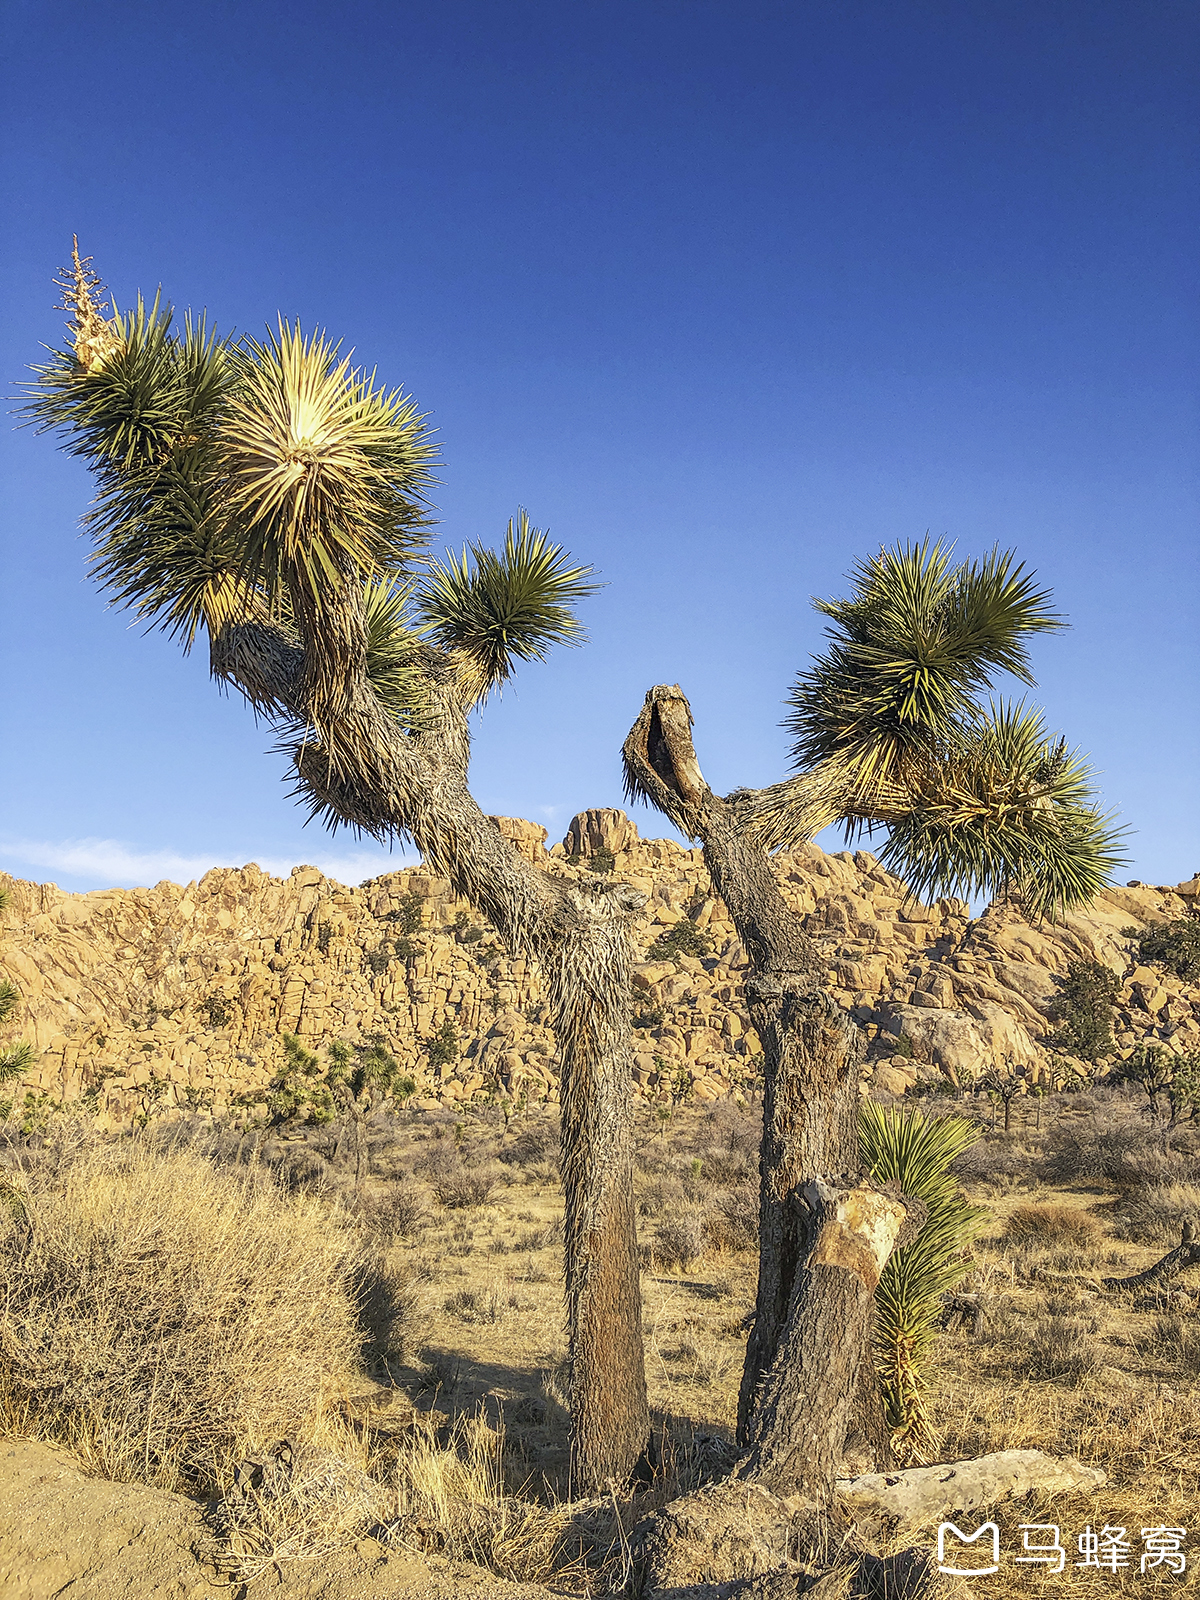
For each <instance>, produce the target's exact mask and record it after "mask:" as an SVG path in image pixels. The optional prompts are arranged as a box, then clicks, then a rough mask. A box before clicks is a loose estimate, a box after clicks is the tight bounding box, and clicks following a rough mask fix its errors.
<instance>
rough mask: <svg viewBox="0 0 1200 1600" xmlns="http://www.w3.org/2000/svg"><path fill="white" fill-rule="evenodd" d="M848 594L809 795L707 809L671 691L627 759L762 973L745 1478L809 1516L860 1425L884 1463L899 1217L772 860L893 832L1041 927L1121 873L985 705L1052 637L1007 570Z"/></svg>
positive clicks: (1046, 744)
mask: <svg viewBox="0 0 1200 1600" xmlns="http://www.w3.org/2000/svg"><path fill="white" fill-rule="evenodd" d="M852 582H853V588H852V592H851V594H850V597H849V598H848V599H845V600H833V601H820V602H817V605H818V609H819V610H821V611H822V612H823V613H824V614H825V615H826V616H827V617H828V618H829V625H828V629H827V634H828V637H829V643H828V647H827V649H826V650H825V652H824V654H822V655H821V656H820V657H818V658H817V659H816V660H815V661H814V663H813V665H812V666H811V667H810V668H809V669H808V670H807V671H805V672H803V673H801V675H800V676H799V678H798V679H797V682H796V684H795V686H794V688H793V690H792V692H791V696H790V706H791V711H790V714H789V716H788V719H787V725H788V726H789V727H790V729H791V731H792V733H793V735H794V744H793V747H792V758H793V762H794V766H795V768H796V772H795V776H793V777H791V778H790V779H787V780H785V781H784V782H781V783H778V784H775V785H772V786H771V787H769V788H766V789H761V790H746V789H741V790H738V791H736V792H735V793H733V794H730V795H728V796H727V797H725V798H724V799H722V798H720V797H719V796H717V795H715V794H714V793H713V792H712V790H711V789H710V788H709V787H708V785H707V783H706V782H705V781H704V778H703V776H702V774H701V771H700V766H699V762H698V760H697V757H696V751H695V747H694V744H693V740H692V731H691V730H692V715H691V710H690V708H689V706H688V703H687V700H686V699H685V698H684V695H683V693H682V691H681V690H680V688H679V687H678V685H670V686H659V687H657V688H653V689H651V690H650V691H649V693H648V694H647V696H646V700H645V704H644V706H643V707H642V711H641V713H640V715H639V716H638V719H637V721H636V722H635V724H634V726H633V729H632V730H631V732H630V734H629V737H628V739H627V740H626V743H625V752H624V753H625V771H626V784H627V790H628V793H629V794H630V796H631V797H636V798H640V799H645V800H647V801H649V802H650V803H651V804H652V805H654V806H657V807H658V809H659V810H660V811H662V812H663V813H664V815H666V816H667V817H669V818H670V820H671V821H672V822H673V823H674V824H675V825H676V827H678V828H679V830H680V831H681V832H682V833H684V834H685V835H687V836H688V837H689V838H693V839H699V840H700V841H701V842H702V844H703V846H704V859H705V863H706V865H707V867H708V870H709V873H710V876H711V878H712V881H713V886H714V888H715V889H716V891H717V893H718V894H720V895H721V896H722V897H723V899H724V901H725V904H726V906H727V907H728V909H729V913H730V916H731V917H732V918H733V921H734V924H735V926H736V927H737V930H738V934H739V936H740V938H741V940H742V943H743V945H744V946H745V949H746V952H747V955H748V957H749V962H750V969H751V970H750V973H749V975H748V978H747V981H746V998H747V1003H748V1007H749V1011H750V1016H751V1020H752V1022H753V1024H754V1027H755V1028H756V1030H757V1032H758V1035H759V1038H760V1039H761V1040H762V1044H763V1055H764V1097H763V1118H764V1124H763V1146H762V1155H761V1203H762V1209H761V1223H760V1230H761V1231H760V1251H759V1281H758V1297H757V1305H756V1309H755V1319H754V1325H753V1329H752V1332H751V1335H750V1339H749V1342H748V1345H747V1351H746V1363H745V1370H744V1373H743V1379H742V1388H741V1396H740V1401H739V1410H738V1433H739V1440H740V1442H741V1443H742V1444H743V1446H745V1447H746V1451H747V1454H746V1456H745V1457H744V1459H743V1461H742V1463H741V1466H740V1468H739V1472H740V1474H741V1475H742V1476H750V1477H754V1478H756V1479H758V1480H759V1481H760V1482H761V1483H763V1484H764V1485H765V1486H767V1487H769V1488H777V1489H779V1490H780V1492H782V1493H785V1494H793V1493H796V1492H800V1493H801V1494H802V1495H804V1496H807V1497H809V1498H810V1499H811V1500H812V1502H813V1503H815V1504H817V1505H820V1504H821V1503H822V1502H824V1501H825V1500H827V1498H828V1495H829V1492H830V1489H831V1485H832V1480H833V1477H834V1475H835V1473H836V1470H837V1466H838V1463H839V1460H840V1459H841V1456H842V1453H843V1450H844V1447H845V1441H846V1436H847V1432H848V1430H849V1428H850V1426H851V1421H852V1416H853V1413H854V1411H855V1409H856V1408H857V1413H858V1415H857V1421H858V1425H859V1427H860V1428H861V1430H862V1432H863V1434H864V1435H865V1437H866V1439H867V1440H869V1441H870V1442H871V1443H872V1444H873V1446H874V1453H875V1456H876V1459H877V1461H878V1462H879V1464H880V1465H884V1464H886V1460H887V1455H888V1438H887V1431H886V1428H885V1426H884V1418H883V1414H882V1409H881V1407H880V1405H879V1399H878V1386H877V1381H876V1379H875V1375H874V1371H873V1368H872V1365H871V1361H870V1355H869V1348H870V1325H871V1315H872V1307H871V1292H872V1290H873V1289H874V1287H875V1283H876V1282H877V1281H878V1277H879V1273H880V1271H881V1270H882V1267H883V1264H884V1262H885V1261H886V1259H887V1256H888V1254H889V1252H890V1250H891V1249H892V1248H893V1247H894V1246H895V1245H896V1243H897V1240H898V1233H897V1230H898V1229H901V1228H902V1227H903V1222H902V1218H903V1215H904V1213H903V1210H901V1209H900V1208H899V1207H896V1206H894V1204H892V1202H890V1201H889V1200H888V1197H887V1196H885V1195H880V1194H874V1195H873V1194H872V1193H871V1192H870V1190H869V1188H867V1187H864V1186H863V1185H862V1184H861V1182H859V1181H858V1180H857V1179H856V1178H855V1176H854V1175H855V1174H857V1172H858V1169H859V1160H858V1155H857V1150H856V1125H857V1117H856V1112H857V1107H858V1079H859V1075H858V1064H859V1061H860V1060H861V1057H862V1036H861V1033H860V1031H859V1030H858V1028H857V1027H856V1026H855V1025H854V1024H853V1023H852V1022H851V1021H850V1019H849V1018H847V1017H846V1016H845V1015H844V1014H843V1013H842V1012H841V1011H840V1010H839V1008H838V1007H837V1006H836V1005H835V1004H834V1002H833V1000H832V999H831V997H830V996H829V994H828V993H827V992H826V988H825V981H824V980H825V976H826V973H825V967H824V963H823V959H822V956H821V952H820V949H819V947H818V946H817V945H816V943H815V942H814V941H813V940H812V939H810V938H809V937H808V936H807V934H806V933H805V931H804V928H803V925H802V923H801V920H800V919H799V918H798V917H797V916H796V915H795V914H794V913H793V912H791V911H790V910H789V909H788V907H787V905H786V904H785V902H784V900H783V897H782V895H781V893H780V891H779V887H778V884H777V881H776V879H775V876H774V873H773V872H772V869H771V863H770V857H769V852H770V851H771V850H772V849H778V848H786V847H790V846H794V845H798V844H800V843H802V842H803V841H806V840H809V839H811V838H812V837H813V835H814V834H815V833H816V832H817V831H818V830H819V829H821V828H823V827H825V826H826V825H827V824H829V823H834V822H841V823H843V824H844V825H845V828H846V830H847V836H848V838H853V837H854V836H856V835H858V834H860V833H862V832H864V831H870V830H873V829H879V830H882V831H883V832H884V834H885V842H884V844H883V847H882V849H881V851H880V855H881V858H882V860H883V862H884V864H885V865H886V866H888V867H889V868H890V869H892V870H893V871H895V872H896V873H897V874H898V875H899V876H901V877H903V878H904V879H905V880H906V881H907V882H908V884H909V885H910V887H911V890H912V892H913V893H924V894H928V893H929V892H931V891H935V890H940V891H941V892H943V893H947V894H962V893H967V894H975V893H981V892H992V893H995V892H1001V893H1007V894H1010V895H1012V896H1013V897H1014V898H1016V899H1018V900H1019V901H1020V903H1021V904H1022V905H1023V906H1024V907H1025V909H1026V911H1027V912H1028V914H1030V915H1032V916H1035V917H1039V916H1053V915H1056V914H1058V913H1059V912H1061V910H1062V909H1063V908H1065V907H1067V906H1070V905H1074V904H1079V903H1082V902H1085V901H1086V900H1088V899H1089V898H1090V897H1091V896H1092V895H1093V894H1094V893H1095V892H1096V891H1097V890H1098V889H1099V888H1100V887H1102V885H1103V884H1104V883H1105V882H1106V881H1108V876H1109V874H1110V872H1111V871H1112V869H1113V868H1114V867H1115V866H1116V865H1117V863H1118V857H1117V856H1116V855H1115V854H1114V849H1113V840H1114V835H1113V833H1112V830H1111V828H1110V826H1109V824H1108V821H1107V819H1106V818H1105V817H1103V816H1101V815H1100V814H1099V812H1098V811H1097V810H1096V808H1095V806H1094V804H1093V790H1092V786H1091V783H1090V779H1089V775H1088V772H1087V769H1086V767H1085V765H1084V764H1083V763H1082V761H1081V760H1080V759H1079V757H1078V756H1077V755H1075V754H1073V753H1071V752H1070V751H1069V750H1068V748H1067V745H1066V743H1065V742H1064V741H1063V740H1061V739H1059V738H1055V737H1052V736H1049V735H1048V734H1047V732H1046V730H1045V727H1044V725H1043V723H1042V720H1041V718H1040V716H1039V715H1038V714H1036V713H1033V712H1030V711H1027V710H1026V709H1025V708H1024V707H1023V706H1021V705H1017V706H1013V705H1010V704H1004V703H999V704H985V703H984V702H983V700H982V696H983V695H984V693H985V692H987V691H988V690H990V688H991V687H992V684H993V682H994V680H995V678H996V676H997V675H998V674H1000V673H1002V672H1008V673H1010V674H1012V675H1014V676H1016V677H1017V678H1018V679H1020V680H1022V681H1024V682H1025V683H1032V681H1033V679H1032V675H1031V672H1030V665H1029V658H1028V653H1027V649H1026V639H1027V638H1028V636H1029V635H1030V634H1033V633H1038V632H1045V631H1048V630H1051V629H1056V628H1059V627H1061V626H1062V623H1061V621H1060V619H1059V618H1057V617H1056V616H1055V615H1054V614H1053V613H1052V612H1051V611H1050V610H1049V609H1048V601H1049V596H1048V595H1047V594H1046V593H1043V592H1038V591H1037V590H1036V589H1035V588H1034V585H1033V581H1032V578H1031V577H1030V576H1029V575H1028V574H1026V573H1025V572H1024V569H1023V568H1022V567H1021V566H1019V565H1017V564H1016V563H1015V560H1014V558H1013V556H1012V555H1011V554H1001V553H1000V552H998V551H994V552H993V553H992V554H991V555H990V556H989V557H987V558H986V559H985V560H983V561H982V562H977V563H975V562H971V563H968V562H961V563H958V564H952V561H951V557H950V552H949V551H948V550H946V549H944V548H943V547H942V546H940V545H930V543H929V542H928V541H926V542H925V543H923V544H921V545H919V546H916V547H906V548H904V549H899V550H894V551H886V550H885V551H881V552H880V554H879V555H877V556H875V557H873V558H871V559H869V560H864V561H861V562H859V563H858V564H857V566H856V567H855V569H854V572H853V574H852ZM899 1243H900V1244H903V1243H904V1238H903V1236H902V1235H899Z"/></svg>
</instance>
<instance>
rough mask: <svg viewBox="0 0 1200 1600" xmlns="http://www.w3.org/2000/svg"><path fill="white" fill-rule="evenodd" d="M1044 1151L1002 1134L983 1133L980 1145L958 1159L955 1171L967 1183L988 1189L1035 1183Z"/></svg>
mask: <svg viewBox="0 0 1200 1600" xmlns="http://www.w3.org/2000/svg"><path fill="white" fill-rule="evenodd" d="M1040 1162H1041V1151H1040V1150H1039V1149H1037V1148H1032V1149H1031V1148H1028V1147H1026V1146H1025V1145H1023V1144H1021V1143H1020V1142H1019V1141H1018V1140H1016V1139H1010V1138H1005V1137H1004V1136H1003V1135H1002V1134H990V1133H984V1134H983V1135H981V1137H980V1139H979V1141H978V1143H977V1144H974V1145H972V1146H971V1147H970V1149H968V1150H964V1151H963V1152H962V1154H961V1155H959V1156H956V1157H955V1159H954V1165H953V1167H952V1169H951V1170H952V1171H953V1172H954V1173H955V1175H956V1176H957V1177H959V1178H961V1179H962V1180H963V1182H964V1183H969V1184H973V1185H978V1186H980V1187H986V1188H989V1189H1004V1188H1009V1189H1011V1188H1014V1187H1018V1188H1019V1187H1021V1186H1023V1185H1024V1186H1028V1185H1032V1184H1034V1183H1036V1181H1037V1177H1038V1172H1039V1166H1040Z"/></svg>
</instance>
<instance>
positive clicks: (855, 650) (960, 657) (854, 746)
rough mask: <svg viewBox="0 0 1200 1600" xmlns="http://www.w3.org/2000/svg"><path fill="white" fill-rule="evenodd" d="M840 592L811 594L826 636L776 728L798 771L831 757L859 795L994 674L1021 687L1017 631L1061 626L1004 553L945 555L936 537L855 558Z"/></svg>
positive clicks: (937, 732) (1022, 639) (948, 724)
mask: <svg viewBox="0 0 1200 1600" xmlns="http://www.w3.org/2000/svg"><path fill="white" fill-rule="evenodd" d="M851 576H852V579H853V583H854V588H853V591H852V593H851V595H850V597H849V598H848V599H846V600H816V601H814V602H813V603H814V605H815V606H816V608H817V610H818V611H821V612H823V613H824V614H825V615H826V616H827V617H829V618H830V619H831V622H830V625H829V627H828V628H827V629H826V633H827V635H828V637H829V639H830V644H829V647H828V649H827V650H826V651H825V653H824V654H823V655H821V656H818V657H817V658H816V660H815V662H814V663H813V665H812V667H811V668H809V670H808V671H807V672H804V673H802V674H801V675H800V677H799V678H798V679H797V680H796V683H795V685H794V687H793V689H792V692H791V694H790V696H789V703H790V704H791V706H792V711H791V713H790V714H789V716H788V717H787V719H786V721H785V724H784V725H785V726H786V727H787V728H789V729H790V730H791V732H792V733H793V734H794V735H795V740H794V743H793V745H792V760H793V763H794V765H795V766H796V767H797V768H798V769H801V770H810V769H812V768H813V767H815V766H817V765H819V764H820V763H821V762H824V761H828V760H829V759H831V758H833V757H838V758H839V759H840V760H841V762H842V763H843V764H845V763H849V764H851V765H852V766H853V768H854V769H855V777H856V781H857V786H858V787H859V789H860V791H861V793H862V795H863V796H864V797H865V796H867V795H869V794H870V792H871V790H872V788H873V787H874V786H875V785H876V784H884V785H887V784H890V783H897V782H899V783H903V782H904V781H905V776H906V771H907V768H908V765H909V763H910V762H911V761H912V760H913V759H916V760H918V761H919V760H920V758H921V756H922V754H923V753H924V752H925V751H926V750H927V749H928V748H929V746H930V745H931V743H934V742H936V741H937V740H939V739H944V738H945V737H946V736H947V735H949V734H950V733H951V732H952V731H953V730H954V728H955V727H956V725H957V724H958V722H959V721H960V720H961V719H962V718H963V717H964V716H968V715H970V714H971V713H972V712H973V711H974V710H975V708H976V706H977V698H978V696H979V694H980V693H982V692H984V691H986V690H987V689H989V688H990V687H991V686H992V684H993V683H994V681H995V678H996V675H997V674H998V673H1002V672H1009V673H1012V674H1013V675H1014V676H1015V677H1017V678H1019V679H1020V680H1021V681H1022V682H1025V683H1029V684H1032V682H1033V678H1032V674H1031V671H1030V664H1029V653H1028V649H1027V646H1026V639H1027V637H1028V636H1029V635H1030V634H1032V633H1044V632H1047V631H1050V630H1053V629H1058V628H1061V627H1062V626H1063V623H1062V620H1061V618H1059V617H1058V616H1056V615H1055V613H1054V612H1052V611H1051V610H1049V606H1048V602H1049V594H1048V592H1047V591H1045V590H1039V589H1037V588H1035V586H1034V582H1033V578H1032V575H1031V574H1027V573H1026V572H1025V569H1024V567H1023V566H1022V565H1020V564H1018V563H1016V561H1015V558H1014V556H1013V554H1012V552H1011V551H1009V552H1001V551H999V550H993V551H992V553H991V554H990V555H989V556H988V557H987V558H986V559H985V560H983V561H979V562H967V561H964V562H959V563H957V564H956V565H952V564H951V560H950V550H949V549H947V548H946V547H945V546H944V545H942V544H940V543H937V544H930V542H929V541H928V540H925V541H924V542H923V543H921V544H919V545H905V546H903V547H902V548H899V549H896V550H881V551H880V552H879V554H878V555H876V556H872V557H870V558H869V559H867V560H864V561H859V562H857V563H856V565H855V566H854V568H853V570H852V574H851Z"/></svg>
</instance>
